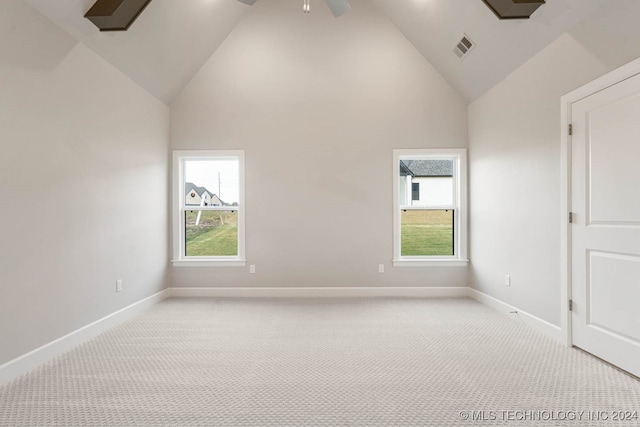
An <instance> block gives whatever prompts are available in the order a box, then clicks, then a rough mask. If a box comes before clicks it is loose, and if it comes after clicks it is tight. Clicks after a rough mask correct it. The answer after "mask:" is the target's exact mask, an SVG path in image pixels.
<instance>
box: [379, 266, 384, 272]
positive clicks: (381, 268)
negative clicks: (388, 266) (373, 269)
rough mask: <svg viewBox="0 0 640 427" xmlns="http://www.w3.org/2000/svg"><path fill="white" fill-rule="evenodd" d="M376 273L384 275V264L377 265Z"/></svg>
mask: <svg viewBox="0 0 640 427" xmlns="http://www.w3.org/2000/svg"><path fill="white" fill-rule="evenodd" d="M378 273H384V264H378Z"/></svg>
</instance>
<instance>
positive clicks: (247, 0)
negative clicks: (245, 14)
mask: <svg viewBox="0 0 640 427" xmlns="http://www.w3.org/2000/svg"><path fill="white" fill-rule="evenodd" d="M238 1H239V2H242V3H244V4H248V5H249V6H251V5H252V4H254V3H255V2H256V1H258V0H238Z"/></svg>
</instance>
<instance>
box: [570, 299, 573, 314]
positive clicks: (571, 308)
mask: <svg viewBox="0 0 640 427" xmlns="http://www.w3.org/2000/svg"><path fill="white" fill-rule="evenodd" d="M569 311H573V300H572V299H570V300H569Z"/></svg>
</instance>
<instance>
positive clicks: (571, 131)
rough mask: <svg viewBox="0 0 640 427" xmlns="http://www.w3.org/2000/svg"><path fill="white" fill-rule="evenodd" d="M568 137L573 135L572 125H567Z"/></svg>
mask: <svg viewBox="0 0 640 427" xmlns="http://www.w3.org/2000/svg"><path fill="white" fill-rule="evenodd" d="M569 135H573V125H572V124H570V125H569Z"/></svg>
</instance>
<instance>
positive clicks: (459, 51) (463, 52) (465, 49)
mask: <svg viewBox="0 0 640 427" xmlns="http://www.w3.org/2000/svg"><path fill="white" fill-rule="evenodd" d="M474 47H476V44H475V43H474V42H473V41H472V40H471V39H470V38H469V36H467V35H466V34H463V35H462V38H461V39H460V41H459V42H458V43H457V44H456V47H454V48H453V53H455V54H456V55H457V56H458V58H460V59H463V58H464V57H465V56H467V54H468V53H469V52H471V51H472V50H473V48H474Z"/></svg>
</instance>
